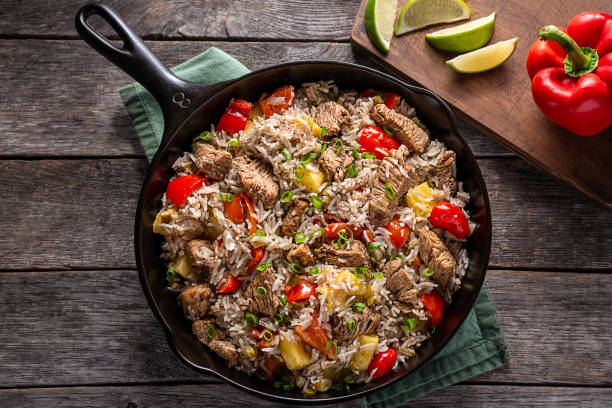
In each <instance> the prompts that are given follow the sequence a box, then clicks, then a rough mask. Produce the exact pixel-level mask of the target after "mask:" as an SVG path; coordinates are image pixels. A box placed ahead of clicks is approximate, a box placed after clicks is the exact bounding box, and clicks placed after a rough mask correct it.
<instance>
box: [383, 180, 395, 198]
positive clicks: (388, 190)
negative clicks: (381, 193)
mask: <svg viewBox="0 0 612 408" xmlns="http://www.w3.org/2000/svg"><path fill="white" fill-rule="evenodd" d="M385 195H386V196H387V198H388V199H389V200H395V189H394V188H393V186H392V185H391V184H389V183H386V184H385Z"/></svg>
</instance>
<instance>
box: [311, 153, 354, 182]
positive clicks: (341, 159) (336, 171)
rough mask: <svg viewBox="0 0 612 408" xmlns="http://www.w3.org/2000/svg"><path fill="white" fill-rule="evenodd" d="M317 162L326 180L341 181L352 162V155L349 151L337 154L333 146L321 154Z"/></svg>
mask: <svg viewBox="0 0 612 408" xmlns="http://www.w3.org/2000/svg"><path fill="white" fill-rule="evenodd" d="M319 163H320V164H321V169H322V170H323V173H325V179H326V180H334V181H342V180H344V174H345V172H346V169H347V168H348V166H350V165H351V163H353V156H352V155H351V154H350V153H342V154H338V153H336V152H335V150H334V149H333V148H329V149H325V151H324V152H323V153H322V154H321V157H319Z"/></svg>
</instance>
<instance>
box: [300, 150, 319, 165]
mask: <svg viewBox="0 0 612 408" xmlns="http://www.w3.org/2000/svg"><path fill="white" fill-rule="evenodd" d="M316 158H317V154H316V153H315V152H310V153H308V154H305V155H304V156H302V158H301V159H300V163H302V164H308V163H310V162H312V161H314V160H315V159H316Z"/></svg>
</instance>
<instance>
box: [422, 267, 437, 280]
mask: <svg viewBox="0 0 612 408" xmlns="http://www.w3.org/2000/svg"><path fill="white" fill-rule="evenodd" d="M433 274H434V270H433V269H431V268H425V269H423V276H425V277H427V278H429V277H430V276H433Z"/></svg>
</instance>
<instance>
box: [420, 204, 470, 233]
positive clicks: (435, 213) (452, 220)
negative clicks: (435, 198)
mask: <svg viewBox="0 0 612 408" xmlns="http://www.w3.org/2000/svg"><path fill="white" fill-rule="evenodd" d="M429 222H430V223H431V225H433V226H434V227H438V228H442V229H443V230H445V231H448V232H450V233H451V234H453V235H454V236H456V237H457V238H459V239H463V238H465V237H467V236H468V235H469V234H470V226H469V224H468V220H467V218H466V217H465V214H464V213H463V211H461V208H459V207H457V206H456V205H452V204H451V203H447V202H446V201H441V202H439V203H438V204H436V205H435V206H434V207H433V208H432V209H431V214H430V215H429Z"/></svg>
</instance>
